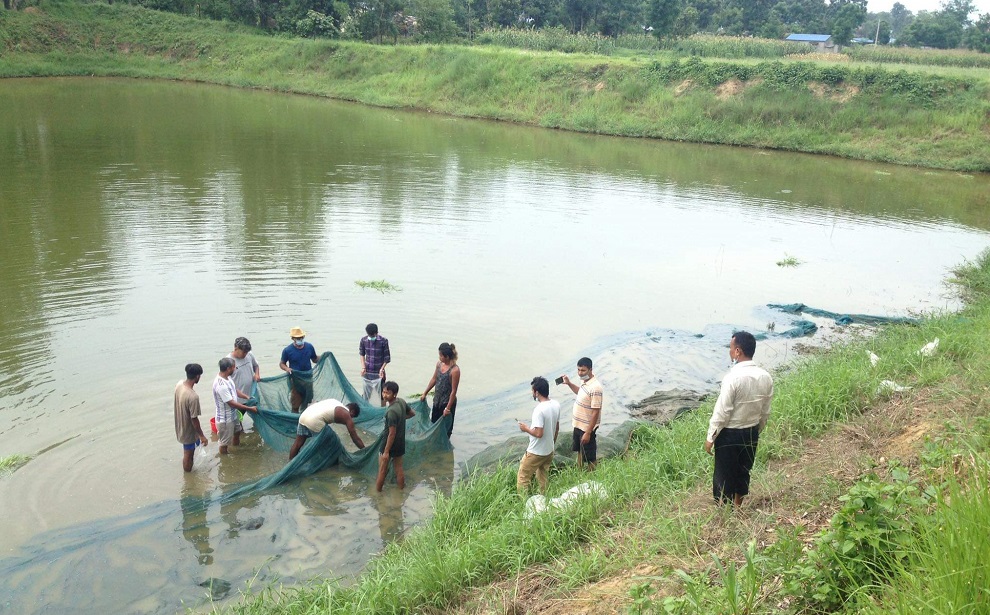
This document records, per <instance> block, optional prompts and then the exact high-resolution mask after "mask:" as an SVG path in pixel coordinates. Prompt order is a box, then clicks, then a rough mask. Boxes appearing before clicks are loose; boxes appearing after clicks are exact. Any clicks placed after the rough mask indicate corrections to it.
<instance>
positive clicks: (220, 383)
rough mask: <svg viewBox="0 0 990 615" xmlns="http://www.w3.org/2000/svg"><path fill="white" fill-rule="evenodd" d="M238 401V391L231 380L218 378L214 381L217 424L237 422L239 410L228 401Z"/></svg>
mask: <svg viewBox="0 0 990 615" xmlns="http://www.w3.org/2000/svg"><path fill="white" fill-rule="evenodd" d="M236 399H237V389H236V388H235V387H234V381H233V380H231V379H230V378H224V377H222V376H219V375H218V376H217V377H216V378H214V379H213V405H214V406H215V407H216V410H217V423H230V422H233V421H235V420H237V410H234V409H233V408H231V407H230V404H228V403H227V402H228V401H231V400H236Z"/></svg>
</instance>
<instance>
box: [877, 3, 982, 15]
mask: <svg viewBox="0 0 990 615" xmlns="http://www.w3.org/2000/svg"><path fill="white" fill-rule="evenodd" d="M898 1H900V3H901V4H903V5H904V6H905V7H907V10H909V11H911V12H912V13H914V14H915V15H917V14H918V11H937V10H939V9H940V8H942V2H941V0H867V5H866V8H867V10H869V11H872V12H874V13H879V12H881V11H889V10H890V7H892V6H894V3H895V2H898ZM973 4H974V5H975V6H976V13H974V14H973V15H971V16H970V17H972V18H976V15H982V14H984V13H990V0H975V1H974V2H973Z"/></svg>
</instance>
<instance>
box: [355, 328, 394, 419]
mask: <svg viewBox="0 0 990 615" xmlns="http://www.w3.org/2000/svg"><path fill="white" fill-rule="evenodd" d="M364 331H365V333H367V334H368V335H366V336H364V337H362V338H361V342H360V344H359V345H358V354H359V355H361V379H362V380H363V381H364V390H363V391H362V393H361V396H362V397H364V398H365V399H367V400H368V401H370V402H371V403H373V404H379V405H382V406H384V405H385V401H384V400H383V399H382V384H383V383H384V382H385V368H386V367H387V366H388V364H389V363H391V362H392V355H391V353H390V352H389V350H388V340H387V339H385V338H384V337H382V336H381V335H378V325H376V324H375V323H369V324H368V326H367V327H365V328H364Z"/></svg>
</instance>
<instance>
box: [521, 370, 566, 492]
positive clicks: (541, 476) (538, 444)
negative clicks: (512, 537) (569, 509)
mask: <svg viewBox="0 0 990 615" xmlns="http://www.w3.org/2000/svg"><path fill="white" fill-rule="evenodd" d="M529 384H530V387H531V392H532V394H533V401H535V402H539V403H538V404H537V405H536V408H534V409H533V421H532V426H530V425H527V424H526V423H523V422H522V421H518V423H519V431H521V432H523V433H526V434H528V435H529V446H527V447H526V452H525V454H523V457H522V459H520V460H519V472H518V473H517V474H516V489H517V490H518V491H519V493H521V494H525V493H526V492H527V491H528V490H529V483H530V482H532V480H533V475H534V474H535V475H536V480H537V481H538V482H539V483H540V493H546V490H547V482H548V479H547V471H548V470H549V469H550V464H551V463H553V451H554V445H555V444H556V442H557V433H558V432H559V431H560V404H559V403H558V402H556V401H554V400H552V399H550V384H549V383H548V382H547V379H546V378H543V377H542V376H537V377H536V378H533V381H532V382H530V383H529Z"/></svg>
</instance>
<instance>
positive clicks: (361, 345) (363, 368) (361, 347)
mask: <svg viewBox="0 0 990 615" xmlns="http://www.w3.org/2000/svg"><path fill="white" fill-rule="evenodd" d="M358 355H359V356H360V357H361V375H362V376H363V375H365V374H366V373H367V372H368V362H367V361H366V360H365V358H364V355H365V350H364V338H363V337H362V338H361V341H360V342H358Z"/></svg>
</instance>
